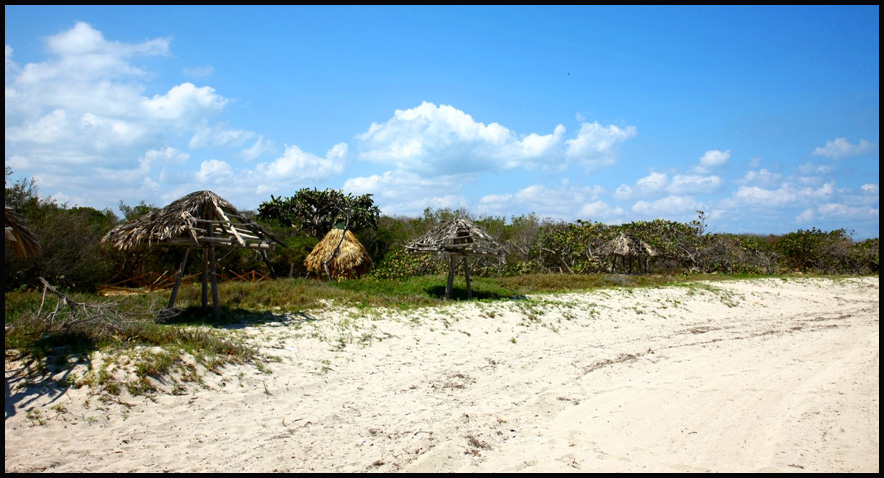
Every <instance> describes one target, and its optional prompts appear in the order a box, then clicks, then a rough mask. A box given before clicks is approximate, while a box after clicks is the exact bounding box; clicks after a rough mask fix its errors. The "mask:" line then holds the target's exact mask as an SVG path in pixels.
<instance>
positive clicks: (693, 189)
mask: <svg viewBox="0 0 884 478" xmlns="http://www.w3.org/2000/svg"><path fill="white" fill-rule="evenodd" d="M723 184H724V180H723V179H722V178H721V177H719V176H715V175H699V174H675V175H673V176H672V178H670V177H669V175H668V174H666V173H660V172H651V173H650V174H648V175H647V176H645V177H643V178H640V179H639V180H637V181H636V182H635V184H634V185H632V186H630V185H626V184H623V185H620V187H618V188H617V190H616V191H615V192H614V197H615V198H617V199H619V200H628V199H636V198H646V197H653V196H656V195H662V194H675V195H683V194H695V193H710V192H713V191H715V190H717V189H719V188H720V187H721V186H722V185H723Z"/></svg>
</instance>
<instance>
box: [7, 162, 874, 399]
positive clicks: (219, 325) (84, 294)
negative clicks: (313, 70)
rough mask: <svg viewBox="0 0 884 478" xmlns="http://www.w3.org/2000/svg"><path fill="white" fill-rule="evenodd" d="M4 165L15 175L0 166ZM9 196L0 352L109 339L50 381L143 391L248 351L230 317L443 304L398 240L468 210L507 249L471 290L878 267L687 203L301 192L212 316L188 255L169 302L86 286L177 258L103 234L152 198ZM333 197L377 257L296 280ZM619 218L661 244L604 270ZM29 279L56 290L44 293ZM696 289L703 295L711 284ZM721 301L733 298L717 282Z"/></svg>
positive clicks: (857, 251)
mask: <svg viewBox="0 0 884 478" xmlns="http://www.w3.org/2000/svg"><path fill="white" fill-rule="evenodd" d="M6 174H7V177H8V176H9V175H10V174H11V171H10V170H9V169H8V168H7V170H6ZM5 199H6V204H7V206H10V207H12V208H13V209H15V210H16V212H18V213H19V214H20V215H22V216H23V217H24V218H25V219H26V220H27V225H28V227H29V228H30V229H31V231H32V232H33V233H34V235H35V236H36V237H38V238H39V239H40V241H41V243H42V249H43V252H42V254H40V255H39V256H38V257H36V258H29V259H26V260H25V259H20V258H18V257H16V256H14V255H13V254H12V253H11V250H10V249H11V248H9V247H6V250H5V260H6V263H5V282H4V283H5V304H4V309H5V310H4V312H5V323H6V326H7V334H6V339H5V344H6V351H7V357H8V358H9V356H10V354H13V358H22V357H24V358H25V359H26V360H30V361H32V362H33V364H34V366H35V368H36V369H37V370H43V371H45V372H46V373H48V374H50V376H51V374H52V372H53V370H55V369H64V368H65V367H67V368H70V367H72V366H75V365H77V364H90V362H89V358H88V357H89V356H90V354H92V353H93V352H96V351H101V352H103V353H105V352H109V351H112V353H113V355H114V356H115V357H116V359H115V360H112V361H106V362H104V363H103V364H102V365H101V366H100V367H93V368H91V369H89V371H88V373H85V374H83V375H81V376H78V377H77V378H76V379H74V378H71V377H70V376H67V375H65V376H64V377H65V378H63V379H56V381H57V382H58V383H59V384H60V385H63V386H72V385H82V384H91V385H97V386H99V387H101V388H102V389H103V390H105V391H107V392H108V393H114V392H116V393H119V391H120V390H122V389H124V388H125V389H127V390H129V391H130V393H146V392H148V391H150V390H152V388H153V387H154V385H153V384H154V382H152V381H151V379H150V378H151V377H153V378H156V377H159V376H166V375H169V374H173V375H175V376H177V377H180V379H181V380H185V381H186V380H192V381H198V380H199V378H198V377H199V374H198V373H196V367H197V366H199V367H203V368H205V369H207V370H217V369H218V367H220V366H221V365H223V364H225V363H235V362H243V361H252V360H254V359H255V358H256V357H257V355H256V352H255V351H254V350H252V349H251V348H250V347H249V346H247V345H246V344H245V342H244V341H243V340H241V339H239V338H237V337H238V336H237V335H236V334H233V333H231V332H230V331H228V330H224V328H225V327H229V326H231V325H233V324H242V323H254V322H261V321H266V320H279V319H278V317H279V316H278V315H274V314H276V313H279V312H292V313H302V314H306V313H307V312H309V311H311V310H316V309H320V308H324V307H329V306H330V305H334V306H345V307H354V308H356V309H360V310H361V311H362V312H365V313H367V311H368V310H370V309H372V308H378V307H386V308H397V309H411V308H418V307H425V306H429V305H439V306H442V305H444V304H445V302H444V301H443V297H444V293H445V290H444V288H445V282H446V277H447V272H448V271H447V267H448V264H447V261H444V260H440V259H439V258H437V257H434V256H430V255H417V256H414V255H408V254H405V253H404V249H403V246H404V245H405V244H407V243H408V242H409V241H410V240H412V239H414V238H415V237H417V236H419V235H421V234H423V233H425V232H426V231H428V230H429V229H430V228H432V227H434V226H436V225H438V224H439V223H440V222H443V221H447V220H449V219H451V218H453V217H458V216H467V217H469V218H470V219H472V220H473V221H474V222H475V223H476V224H478V225H480V226H481V227H483V228H485V229H486V230H487V231H488V232H489V234H490V235H491V236H492V237H494V238H495V240H497V241H498V242H499V243H501V244H503V245H505V247H506V249H507V250H508V255H507V257H506V259H505V260H504V261H492V260H478V261H476V262H475V263H473V264H472V265H471V274H472V292H473V297H474V298H475V299H477V300H480V301H503V300H510V299H512V298H521V297H523V296H525V295H526V294H536V293H541V292H564V291H575V290H590V289H597V288H607V287H642V286H662V285H668V284H673V283H692V282H694V281H696V280H708V279H710V278H725V277H738V276H739V277H744V276H747V275H750V276H756V277H758V276H766V275H780V274H791V273H802V274H877V273H878V239H877V238H875V239H870V240H867V241H863V242H856V241H854V240H853V239H852V238H851V236H850V234H848V233H847V231H845V230H843V229H838V230H835V231H820V230H817V229H811V230H809V231H804V230H799V231H796V232H793V233H789V234H786V235H783V236H773V235H771V236H752V235H735V234H714V235H710V234H706V233H705V228H706V225H705V220H706V216H705V214H704V213H703V212H702V211H698V219H697V220H695V221H692V222H690V223H687V224H683V223H678V222H674V221H667V220H662V219H657V220H653V221H635V222H632V223H627V224H622V225H617V226H610V225H607V224H602V223H599V222H594V221H583V220H578V221H576V222H575V223H565V222H561V221H552V220H549V219H540V218H538V217H537V216H536V215H534V214H530V215H523V216H519V217H513V218H510V219H509V220H507V219H505V218H501V217H475V216H471V215H470V214H469V212H467V211H465V210H450V209H438V210H431V209H427V210H426V211H424V214H423V216H422V217H418V218H402V217H388V216H379V215H378V211H377V208H376V207H375V206H374V205H373V203H372V202H371V198H370V196H369V195H366V196H360V197H352V196H345V195H343V193H340V192H336V191H328V190H327V191H316V190H301V191H299V192H298V193H296V194H295V195H294V196H293V197H291V198H274V197H271V201H269V202H266V203H263V204H262V205H261V210H260V212H259V214H258V220H261V221H262V225H264V226H265V227H266V228H267V229H268V230H269V231H270V232H271V233H272V234H274V235H275V236H276V237H278V238H280V239H281V240H282V241H283V242H284V243H285V244H286V247H277V248H275V249H274V250H273V251H271V252H270V254H269V261H270V263H271V265H272V266H273V269H274V270H275V271H276V274H277V279H275V280H263V281H260V282H236V281H235V282H224V283H221V284H220V287H219V289H220V290H219V296H220V298H221V305H222V307H221V317H220V320H218V321H213V320H212V319H211V318H210V314H207V313H205V312H204V311H203V310H202V307H201V289H200V286H199V284H198V283H197V280H196V276H197V274H198V273H199V272H200V270H199V265H200V261H199V260H190V261H189V262H188V269H187V270H186V271H185V272H186V274H187V275H188V276H189V279H187V280H185V283H184V285H183V286H182V289H181V291H180V292H179V295H178V299H177V302H176V305H177V306H178V307H179V308H180V309H179V310H178V311H177V313H176V315H174V316H170V314H169V313H167V312H163V307H164V306H165V304H166V303H167V301H168V294H169V292H168V291H160V292H153V293H150V294H144V293H141V294H135V295H119V296H114V297H112V298H108V297H104V296H102V295H100V294H99V293H98V292H99V287H100V286H102V285H106V284H112V283H117V282H120V281H121V280H123V279H126V278H135V277H156V276H157V275H159V274H163V273H165V274H167V276H166V277H168V276H169V275H171V274H173V273H174V272H175V271H176V270H177V268H178V266H179V264H180V262H181V259H182V256H183V254H184V250H183V248H174V247H171V248H162V247H153V248H150V247H147V246H142V247H139V248H136V250H135V251H133V252H131V253H126V254H124V253H121V252H120V251H118V250H116V249H113V248H111V247H108V246H106V245H102V244H101V238H102V237H103V236H104V235H105V234H106V233H107V231H109V230H110V229H111V228H112V227H114V226H115V225H117V224H119V223H120V221H124V220H130V219H133V218H135V217H138V216H140V215H142V214H146V213H148V212H150V211H152V210H154V209H156V208H155V207H154V206H152V205H148V204H145V203H144V202H143V201H142V202H141V203H140V204H138V205H136V206H127V205H126V204H124V203H122V202H121V203H120V211H121V212H123V214H124V218H122V219H121V218H118V217H117V216H116V215H114V214H113V213H112V212H111V211H110V210H104V211H99V210H95V209H92V208H88V207H68V206H67V205H65V204H57V203H56V202H54V201H53V200H51V199H45V198H40V197H39V196H38V194H37V190H36V186H35V183H34V181H33V180H22V181H19V182H18V183H16V184H13V185H9V184H7V185H6V196H5ZM342 211H348V212H349V215H350V220H351V226H352V227H351V228H352V229H353V230H354V231H355V232H356V235H357V237H358V238H359V240H360V241H361V242H362V243H363V245H364V246H365V247H366V249H367V250H368V252H369V254H370V255H371V258H372V262H373V263H374V264H375V268H374V270H373V271H372V272H371V273H370V274H369V275H367V276H363V278H362V279H358V280H350V281H323V280H315V279H306V278H305V277H306V273H305V272H306V271H305V270H304V265H303V262H304V259H305V258H306V256H307V255H308V254H309V253H310V251H311V249H312V248H313V246H314V245H315V244H316V243H317V241H318V239H317V237H319V236H321V235H323V234H325V233H326V232H327V230H328V229H329V228H330V227H331V225H333V224H334V222H335V221H340V220H341V218H342V216H341V213H342ZM244 213H245V214H247V215H254V213H250V212H248V211H245V212H244ZM311 214H312V215H311ZM262 218H264V219H262ZM292 226H296V227H292ZM621 232H625V233H628V234H633V235H636V236H638V237H640V238H641V239H642V240H644V241H646V242H647V243H648V244H649V245H650V246H651V247H652V248H653V249H654V250H655V251H656V252H657V256H656V257H654V258H653V259H652V260H651V263H650V272H651V273H650V274H648V275H632V274H608V273H607V272H608V271H609V270H610V267H611V262H610V258H608V257H602V256H599V255H598V254H597V253H596V251H598V250H599V248H601V246H602V245H603V244H605V243H606V242H607V241H609V240H611V239H612V238H614V237H616V236H617V235H618V234H619V233H621ZM228 252H229V253H228ZM228 252H225V253H223V254H222V257H221V258H220V260H219V266H220V271H219V273H220V275H221V277H222V279H224V278H229V277H232V276H235V275H239V274H243V273H246V272H249V271H260V272H263V273H266V272H267V271H266V265H265V264H264V262H263V261H262V260H261V258H260V257H259V256H258V255H256V254H255V253H253V252H251V251H248V250H232V251H228ZM41 277H42V278H45V279H46V280H47V281H48V283H49V284H51V285H52V286H53V287H54V288H56V289H57V290H58V291H59V294H53V293H49V294H46V289H45V287H44V286H43V285H41V282H40V278H41ZM692 290H695V291H696V292H697V293H715V291H714V290H713V289H710V288H709V287H707V286H694V289H692ZM142 292H143V290H142ZM718 295H721V294H718ZM452 296H453V299H454V300H455V301H457V300H465V299H466V286H465V282H464V277H463V274H462V272H461V271H458V272H457V275H456V280H455V284H454V290H453V294H452ZM720 299H721V300H722V302H726V303H727V302H729V301H730V298H728V297H724V296H721V297H720ZM75 304H76V305H75ZM530 306H531V304H527V303H526V304H525V307H528V308H530ZM526 310H527V309H526ZM10 326H11V329H10ZM462 332H463V333H469V332H468V331H462ZM358 340H360V341H362V340H370V337H369V338H368V339H363V338H358ZM513 341H514V342H515V341H516V338H515V337H514V338H513ZM119 361H122V362H125V363H128V364H130V367H134V369H133V372H134V376H135V379H127V380H125V381H121V380H122V379H121V378H119V377H118V376H117V375H118V374H117V375H115V374H114V372H113V370H115V369H114V367H116V366H123V364H122V363H118V362H119ZM132 364H136V365H132ZM175 383H177V382H175Z"/></svg>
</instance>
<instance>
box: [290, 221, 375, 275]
mask: <svg viewBox="0 0 884 478" xmlns="http://www.w3.org/2000/svg"><path fill="white" fill-rule="evenodd" d="M304 266H305V267H307V270H308V271H311V272H317V273H319V274H322V273H323V272H325V273H326V274H328V276H329V278H336V279H341V278H347V279H349V278H350V277H352V276H354V275H355V276H356V277H357V278H358V277H359V276H361V275H362V274H365V273H366V272H368V271H369V270H370V269H371V257H369V255H368V251H366V250H365V247H363V246H362V243H360V242H359V239H357V238H356V236H355V235H354V234H353V233H352V232H350V231H345V230H344V228H343V227H334V228H332V230H331V231H328V234H326V235H325V237H323V238H322V240H321V241H319V244H316V247H314V248H313V251H311V252H310V255H308V256H307V259H305V260H304Z"/></svg>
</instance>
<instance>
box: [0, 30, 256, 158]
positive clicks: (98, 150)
mask: <svg viewBox="0 0 884 478" xmlns="http://www.w3.org/2000/svg"><path fill="white" fill-rule="evenodd" d="M44 41H45V44H46V48H47V51H48V52H49V53H50V57H49V58H48V59H47V60H45V61H42V62H38V63H28V64H26V65H24V66H23V67H19V65H17V64H16V63H15V62H14V61H13V59H12V54H13V51H12V48H11V47H9V46H7V48H6V71H7V76H6V79H5V83H6V125H5V133H6V148H7V154H13V155H18V156H21V157H27V158H28V164H27V166H26V169H25V170H20V171H17V172H20V173H22V174H27V173H29V172H33V170H37V169H41V168H49V167H52V168H62V167H64V166H65V165H95V166H98V167H101V168H105V169H112V168H118V169H120V170H121V172H122V173H125V171H127V170H131V169H133V167H135V168H137V167H138V166H137V163H138V161H139V159H138V158H139V157H141V156H142V155H143V154H144V153H145V152H146V151H149V150H151V149H157V148H163V147H166V146H168V144H167V140H171V139H174V138H177V137H178V136H179V135H187V134H194V137H195V138H196V139H195V140H194V142H195V145H196V144H198V143H200V141H203V142H206V143H213V144H218V143H222V144H223V143H235V142H237V141H240V142H241V141H242V138H243V137H246V136H249V135H250V134H251V133H248V132H243V131H224V130H221V129H220V128H218V127H213V126H210V125H208V123H207V121H208V120H209V119H210V118H212V117H213V116H215V115H217V114H218V113H219V112H221V111H222V110H223V109H224V107H225V105H226V104H227V103H228V102H229V100H228V99H227V98H224V97H223V96H221V95H219V94H217V93H216V92H215V90H214V89H213V88H211V87H208V86H203V87H198V86H196V85H194V84H192V83H182V84H179V85H175V86H173V87H171V88H170V89H169V90H168V91H166V92H164V93H157V94H154V95H152V96H146V95H145V94H144V90H145V89H146V86H145V84H144V83H143V82H144V81H145V80H147V79H149V77H150V73H149V72H146V71H144V70H142V69H141V68H138V67H135V66H133V65H132V64H131V62H130V60H131V59H132V57H135V56H157V55H168V54H169V44H170V41H169V40H168V39H167V38H157V39H153V40H148V41H145V42H141V43H122V42H116V41H108V40H106V39H105V38H104V36H103V35H102V34H101V32H99V31H98V30H95V29H94V28H92V27H91V26H89V25H88V24H86V23H83V22H78V23H77V24H75V25H74V27H73V28H71V29H69V30H66V31H63V32H60V33H58V34H56V35H51V36H49V37H46V38H45V39H44ZM204 130H208V131H210V132H211V134H208V133H206V132H205V131H204ZM201 135H202V136H201ZM201 138H203V139H201ZM127 158H129V159H128V160H127ZM28 169H30V171H29V170H28Z"/></svg>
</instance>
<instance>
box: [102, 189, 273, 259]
mask: <svg viewBox="0 0 884 478" xmlns="http://www.w3.org/2000/svg"><path fill="white" fill-rule="evenodd" d="M219 215H223V216H226V217H219ZM225 219H226V220H225ZM234 219H235V220H234ZM210 227H211V228H212V229H216V228H220V232H221V235H220V236H219V237H218V238H215V239H214V240H213V241H212V242H214V243H216V244H222V245H226V242H229V243H230V244H229V245H237V244H239V245H243V242H245V240H244V239H242V238H241V237H239V236H242V234H245V235H247V236H250V241H249V242H250V243H252V244H256V243H267V244H269V243H270V242H271V241H273V242H277V243H279V244H282V242H280V241H279V240H278V239H276V238H275V237H273V236H272V235H271V234H270V233H269V232H267V231H266V230H264V228H262V227H261V226H260V225H258V224H256V223H254V222H251V221H248V220H246V219H244V218H243V217H242V216H241V215H240V213H239V211H238V210H237V209H236V207H234V206H233V204H231V203H229V202H228V201H227V200H225V199H224V198H222V197H221V196H219V195H217V194H215V193H214V192H212V191H197V192H194V193H190V194H188V195H187V196H184V197H182V198H180V199H177V200H175V201H173V202H171V203H170V204H169V205H167V206H166V207H164V208H162V209H158V210H155V211H151V212H150V213H148V214H145V215H144V216H141V217H139V218H137V219H135V220H133V221H130V222H127V223H125V224H120V225H119V226H117V227H115V228H113V229H111V230H110V231H108V233H107V234H105V236H104V237H103V238H102V239H101V241H102V242H104V243H108V244H112V245H113V246H114V247H116V248H118V249H121V250H130V249H132V248H134V247H135V246H137V245H138V244H142V243H147V244H148V245H154V244H169V243H173V242H176V243H178V242H180V243H181V244H187V243H188V241H189V242H190V243H191V244H192V245H194V246H202V245H205V241H206V239H205V238H202V239H200V236H199V233H200V232H202V233H207V232H209V228H210ZM241 233H242V234H241ZM240 240H242V242H240Z"/></svg>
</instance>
